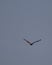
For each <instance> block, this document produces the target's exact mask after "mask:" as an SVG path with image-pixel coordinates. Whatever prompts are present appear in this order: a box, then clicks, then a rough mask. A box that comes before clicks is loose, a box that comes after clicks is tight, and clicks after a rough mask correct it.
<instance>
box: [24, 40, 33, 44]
mask: <svg viewBox="0 0 52 65" xmlns="http://www.w3.org/2000/svg"><path fill="white" fill-rule="evenodd" d="M24 40H25V41H26V42H27V43H29V44H30V45H31V44H32V43H31V42H29V41H28V40H26V39H24Z"/></svg>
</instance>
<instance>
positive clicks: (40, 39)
mask: <svg viewBox="0 0 52 65" xmlns="http://www.w3.org/2000/svg"><path fill="white" fill-rule="evenodd" d="M24 40H25V41H26V42H27V43H29V44H30V45H33V44H34V43H36V42H39V41H41V40H42V39H40V40H37V41H35V42H32V43H31V42H29V41H28V40H26V39H24Z"/></svg>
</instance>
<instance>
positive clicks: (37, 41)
mask: <svg viewBox="0 0 52 65" xmlns="http://www.w3.org/2000/svg"><path fill="white" fill-rule="evenodd" d="M41 40H42V39H40V40H37V41H35V42H33V43H32V45H33V44H34V43H36V42H39V41H41Z"/></svg>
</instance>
